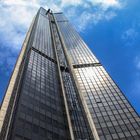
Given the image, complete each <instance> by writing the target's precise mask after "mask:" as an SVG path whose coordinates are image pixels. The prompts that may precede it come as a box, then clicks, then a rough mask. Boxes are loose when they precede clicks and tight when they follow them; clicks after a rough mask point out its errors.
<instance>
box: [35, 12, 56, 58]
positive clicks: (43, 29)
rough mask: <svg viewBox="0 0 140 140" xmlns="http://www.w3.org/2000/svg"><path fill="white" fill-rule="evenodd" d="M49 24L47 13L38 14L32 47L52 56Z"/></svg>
mask: <svg viewBox="0 0 140 140" xmlns="http://www.w3.org/2000/svg"><path fill="white" fill-rule="evenodd" d="M51 41H52V40H51V34H50V26H49V19H48V15H45V13H43V14H41V12H40V14H39V17H38V21H37V27H36V29H35V37H34V40H33V47H34V48H36V49H37V50H38V51H40V52H42V53H44V54H45V55H47V56H48V57H51V58H54V54H53V48H52V42H51Z"/></svg>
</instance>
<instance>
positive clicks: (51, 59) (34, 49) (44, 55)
mask: <svg viewBox="0 0 140 140" xmlns="http://www.w3.org/2000/svg"><path fill="white" fill-rule="evenodd" d="M31 49H32V50H33V51H35V52H36V53H39V54H40V55H42V56H43V57H45V58H47V59H48V60H50V61H52V62H54V63H57V62H56V60H54V59H53V58H51V57H49V56H47V55H46V54H44V53H42V52H41V51H39V50H37V49H36V48H34V47H32V48H31Z"/></svg>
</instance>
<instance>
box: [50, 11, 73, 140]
mask: <svg viewBox="0 0 140 140" xmlns="http://www.w3.org/2000/svg"><path fill="white" fill-rule="evenodd" d="M49 14H50V13H48V16H49V23H50V31H51V36H52V43H53V47H54V52H55V57H56V61H57V67H58V73H59V79H60V84H61V89H62V96H63V100H64V105H65V109H66V115H67V120H68V126H69V131H70V137H71V140H75V138H74V134H73V129H72V123H71V119H70V113H69V107H68V103H67V99H66V93H65V88H64V84H63V79H62V74H61V70H60V62H59V58H58V54H57V49H56V44H55V38H54V33H53V29H52V24H53V23H51V20H50V19H51V15H49Z"/></svg>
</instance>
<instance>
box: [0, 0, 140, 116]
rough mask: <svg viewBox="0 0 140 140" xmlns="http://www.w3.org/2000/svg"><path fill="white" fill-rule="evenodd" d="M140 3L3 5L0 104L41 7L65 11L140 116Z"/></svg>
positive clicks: (82, 0)
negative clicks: (27, 34) (30, 27)
mask: <svg viewBox="0 0 140 140" xmlns="http://www.w3.org/2000/svg"><path fill="white" fill-rule="evenodd" d="M139 5H140V1H139V0H48V1H46V0H30V1H29V0H0V102H1V101H2V98H3V96H4V93H5V90H6V87H7V85H8V81H9V79H10V76H11V73H12V70H13V68H14V65H15V62H16V59H17V57H18V54H19V51H20V49H21V46H22V43H23V40H24V38H25V34H26V32H27V30H28V28H29V26H30V24H31V21H32V19H33V17H34V16H35V14H36V13H37V10H38V9H39V7H40V6H42V7H44V8H45V9H48V8H50V9H52V10H53V11H54V12H60V11H61V12H64V13H65V15H66V17H67V18H68V19H69V21H70V22H71V23H72V24H73V26H74V27H75V28H76V30H77V31H78V32H79V34H80V35H81V36H82V38H83V40H84V41H85V42H86V44H87V45H88V46H89V48H90V49H91V50H92V52H94V54H95V55H96V57H97V58H98V59H99V61H100V62H101V63H102V64H103V66H104V67H105V69H106V70H107V72H108V73H109V74H110V76H111V77H112V78H113V80H115V82H116V83H117V85H118V86H119V87H120V88H121V90H122V91H123V93H124V95H125V96H126V98H127V99H128V100H129V102H130V103H131V104H132V105H133V107H134V108H135V109H136V111H137V112H138V113H139V114H140V8H139Z"/></svg>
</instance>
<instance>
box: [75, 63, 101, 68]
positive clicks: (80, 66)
mask: <svg viewBox="0 0 140 140" xmlns="http://www.w3.org/2000/svg"><path fill="white" fill-rule="evenodd" d="M97 66H102V65H101V63H88V64H76V65H73V68H84V67H97Z"/></svg>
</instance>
